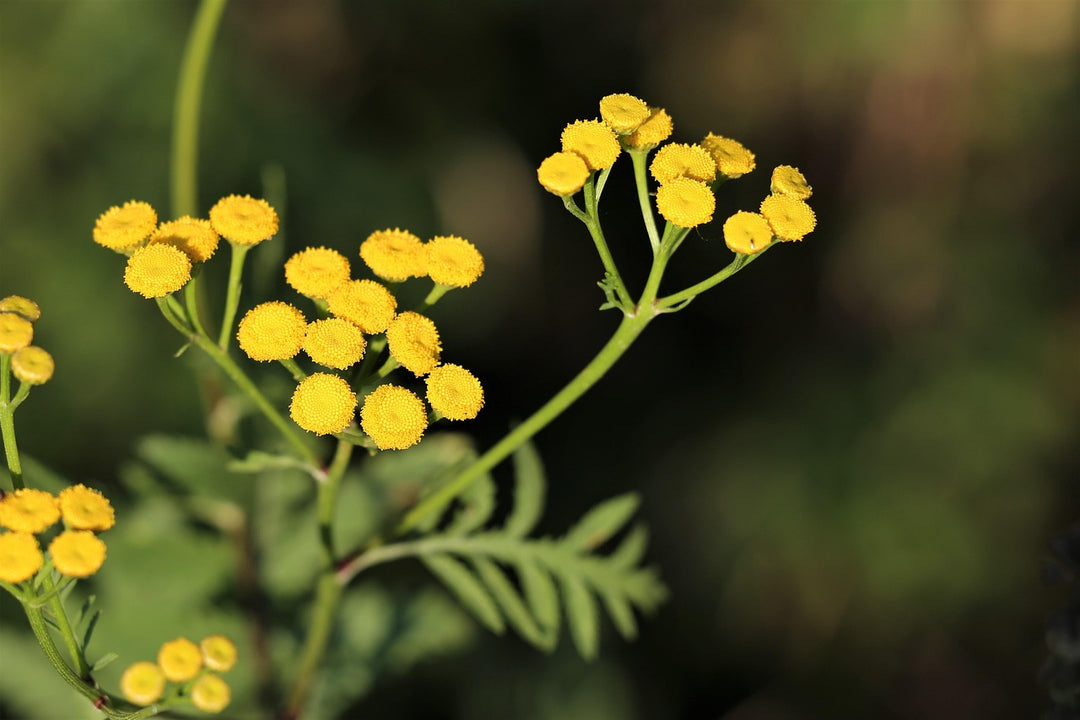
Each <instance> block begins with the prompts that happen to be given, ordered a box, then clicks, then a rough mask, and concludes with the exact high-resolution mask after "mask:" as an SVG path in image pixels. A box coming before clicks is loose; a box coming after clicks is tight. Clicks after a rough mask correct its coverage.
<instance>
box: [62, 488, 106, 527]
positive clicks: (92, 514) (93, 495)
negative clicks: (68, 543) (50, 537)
mask: <svg viewBox="0 0 1080 720" xmlns="http://www.w3.org/2000/svg"><path fill="white" fill-rule="evenodd" d="M60 514H61V515H62V516H63V518H64V524H65V525H67V526H68V527H69V528H70V529H72V530H94V531H96V532H102V531H104V530H108V529H109V528H111V527H112V526H113V525H114V524H115V523H116V513H115V512H114V511H113V507H112V503H110V502H109V500H108V498H106V497H105V496H104V495H102V494H101V493H100V492H98V491H97V490H94V489H93V488H88V487H86V486H85V485H83V484H82V483H79V484H78V485H73V486H72V487H69V488H64V489H63V490H62V491H60Z"/></svg>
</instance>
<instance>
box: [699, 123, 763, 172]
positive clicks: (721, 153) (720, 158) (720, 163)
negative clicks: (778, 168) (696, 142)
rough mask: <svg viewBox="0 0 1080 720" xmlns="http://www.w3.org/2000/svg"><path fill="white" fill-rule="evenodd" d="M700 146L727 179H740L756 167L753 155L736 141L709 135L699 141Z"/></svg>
mask: <svg viewBox="0 0 1080 720" xmlns="http://www.w3.org/2000/svg"><path fill="white" fill-rule="evenodd" d="M701 146H702V147H703V148H705V149H706V150H708V151H709V153H710V154H711V155H712V157H713V160H714V161H716V167H717V168H718V169H719V170H720V174H721V175H724V176H725V177H728V178H737V177H742V176H743V175H745V174H746V173H748V172H750V171H751V170H753V169H754V168H755V167H757V163H756V161H755V159H754V153H752V152H750V151H749V150H747V149H746V148H745V147H744V146H743V145H742V143H740V142H739V141H738V140H732V139H731V138H726V137H721V136H720V135H713V134H712V133H709V134H708V135H706V136H705V139H704V140H702V141H701Z"/></svg>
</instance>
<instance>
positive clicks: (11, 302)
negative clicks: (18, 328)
mask: <svg viewBox="0 0 1080 720" xmlns="http://www.w3.org/2000/svg"><path fill="white" fill-rule="evenodd" d="M2 312H9V313H15V314H16V315H22V316H23V317H24V318H26V319H27V320H29V321H30V322H35V321H36V320H37V319H38V318H40V317H41V308H40V307H38V304H37V303H36V302H34V301H33V300H31V299H30V298H24V297H23V296H22V295H8V296H7V297H6V298H3V299H2V300H0V313H2Z"/></svg>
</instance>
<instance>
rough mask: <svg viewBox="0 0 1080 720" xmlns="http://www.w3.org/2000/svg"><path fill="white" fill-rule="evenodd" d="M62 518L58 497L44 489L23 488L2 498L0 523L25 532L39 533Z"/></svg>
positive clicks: (0, 502)
mask: <svg viewBox="0 0 1080 720" xmlns="http://www.w3.org/2000/svg"><path fill="white" fill-rule="evenodd" d="M59 519H60V506H59V504H58V503H57V500H56V498H55V497H54V496H53V495H51V494H49V493H47V492H45V491H44V490H35V489H33V488H21V489H19V490H16V491H15V492H12V493H9V494H8V495H6V496H4V499H3V500H0V525H2V526H4V527H6V528H8V529H9V530H15V531H16V532H24V533H31V534H32V533H39V532H42V531H43V530H45V529H46V528H48V527H49V526H51V525H52V524H53V523H55V522H56V521H57V520H59Z"/></svg>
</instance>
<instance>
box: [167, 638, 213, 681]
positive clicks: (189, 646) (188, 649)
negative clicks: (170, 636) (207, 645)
mask: <svg viewBox="0 0 1080 720" xmlns="http://www.w3.org/2000/svg"><path fill="white" fill-rule="evenodd" d="M202 663H203V656H202V650H200V649H199V646H198V645H196V644H195V643H193V642H191V641H190V640H188V639H187V638H184V637H180V638H176V639H175V640H170V641H168V642H166V643H162V645H161V649H160V650H158V655H157V664H158V667H159V668H161V672H162V673H164V674H165V677H166V678H168V679H169V680H172V681H173V682H177V683H182V682H187V681H188V680H191V679H192V678H193V677H195V676H196V675H198V674H199V670H201V669H202Z"/></svg>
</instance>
